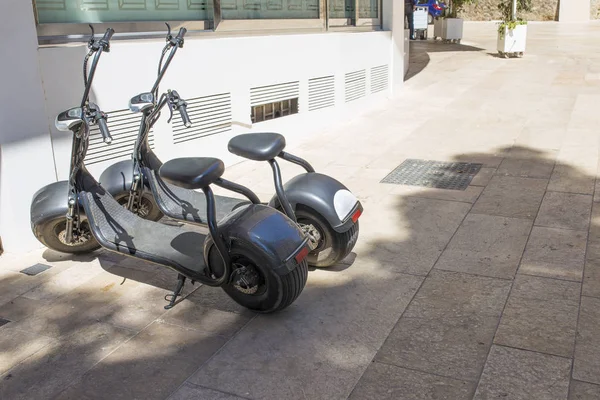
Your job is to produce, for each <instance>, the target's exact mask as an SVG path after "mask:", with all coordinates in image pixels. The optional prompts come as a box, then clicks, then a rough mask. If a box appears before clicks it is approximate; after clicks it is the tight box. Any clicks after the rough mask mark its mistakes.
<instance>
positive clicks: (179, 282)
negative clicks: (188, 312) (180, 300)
mask: <svg viewBox="0 0 600 400" xmlns="http://www.w3.org/2000/svg"><path fill="white" fill-rule="evenodd" d="M184 284H185V276H183V275H181V274H179V276H178V277H177V286H176V287H175V291H174V292H173V294H168V295H166V296H165V300H167V301H168V302H169V304H167V305H166V306H165V310H168V309H170V308H173V306H174V305H175V300H177V297H178V296H179V295H180V294H181V289H183V285H184ZM169 298H170V300H169Z"/></svg>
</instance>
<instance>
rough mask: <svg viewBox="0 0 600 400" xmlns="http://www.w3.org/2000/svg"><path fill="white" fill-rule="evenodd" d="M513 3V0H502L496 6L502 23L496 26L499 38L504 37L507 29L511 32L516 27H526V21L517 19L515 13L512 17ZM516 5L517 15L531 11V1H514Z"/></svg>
mask: <svg viewBox="0 0 600 400" xmlns="http://www.w3.org/2000/svg"><path fill="white" fill-rule="evenodd" d="M513 2H514V0H502V1H501V2H500V3H499V4H498V10H500V13H501V14H502V22H500V23H499V24H498V33H499V34H500V37H501V38H502V37H504V32H505V31H506V28H508V30H513V29H515V28H516V27H517V25H527V21H525V20H523V19H522V18H520V17H517V15H516V13H515V15H513V5H514V3H513ZM516 3H517V10H516V11H517V13H519V12H521V11H531V7H532V4H531V3H532V0H516Z"/></svg>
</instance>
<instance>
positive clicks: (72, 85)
mask: <svg viewBox="0 0 600 400" xmlns="http://www.w3.org/2000/svg"><path fill="white" fill-rule="evenodd" d="M163 46H164V40H150V41H116V40H114V41H113V42H112V44H111V51H110V53H108V54H105V55H103V56H102V58H101V61H100V64H99V67H98V70H97V73H96V78H95V79H94V85H93V88H92V97H93V98H95V99H96V101H97V103H98V105H99V106H100V107H101V108H102V110H103V111H105V112H109V111H111V110H119V109H125V108H127V104H128V101H129V99H130V98H131V97H133V96H134V95H136V94H138V93H141V92H144V91H149V90H150V88H151V86H152V84H153V83H154V80H155V78H156V66H157V63H158V59H159V57H160V52H161V49H162V48H163ZM390 48H391V32H389V31H382V32H366V33H364V32H363V33H319V34H302V35H282V36H252V37H235V38H218V39H204V38H194V37H190V38H187V39H186V42H185V45H184V47H183V48H182V49H180V50H179V51H178V52H177V54H176V56H175V59H174V61H173V62H172V64H171V66H170V67H169V70H168V72H167V75H166V76H165V79H164V81H163V83H162V84H161V89H162V90H163V91H164V90H166V89H169V88H170V89H175V90H177V91H178V92H179V94H180V95H181V96H182V97H184V98H196V97H201V96H208V95H213V94H218V93H224V92H230V93H231V99H232V108H233V120H234V121H239V122H242V123H244V124H248V125H250V124H251V120H250V113H251V108H250V89H251V88H252V87H258V86H266V85H271V84H278V83H285V82H290V81H299V82H300V93H301V97H300V105H299V108H300V113H299V114H297V115H293V116H288V117H284V118H280V119H276V120H272V121H265V122H261V123H257V124H254V126H253V127H252V129H251V130H249V129H246V128H243V127H236V126H234V129H233V130H232V131H231V132H230V133H226V134H220V135H215V136H209V137H206V138H202V139H198V140H194V141H190V142H186V143H183V144H173V141H172V132H171V126H170V125H168V124H167V123H166V120H167V117H166V114H163V118H162V119H161V121H159V123H158V124H157V125H156V129H155V138H156V139H155V140H156V152H157V153H158V154H159V156H160V157H161V158H163V159H165V160H167V159H170V158H174V157H181V156H203V155H211V156H217V157H219V158H222V159H223V160H224V161H225V162H226V163H227V164H231V163H233V162H236V161H239V159H238V158H237V157H235V156H233V155H231V154H229V153H228V152H227V150H226V149H227V141H228V140H229V139H230V138H231V137H232V136H234V135H235V134H239V133H242V132H248V131H262V130H274V131H278V132H281V133H283V134H285V136H286V139H287V142H288V144H293V143H295V142H297V141H298V140H302V139H305V138H307V137H309V136H310V135H311V134H312V133H314V131H315V129H317V127H322V126H323V125H324V124H327V123H335V122H336V121H339V120H340V117H341V116H342V115H348V114H350V113H355V112H356V111H361V110H364V109H365V108H366V107H370V106H373V105H375V104H378V103H379V102H380V101H381V100H385V99H386V98H387V97H388V96H389V94H390V90H386V91H384V92H379V93H378V94H376V95H371V94H369V86H368V83H369V79H368V77H369V71H370V68H371V67H375V66H379V65H388V66H389V67H390V70H391V65H390V64H391V60H390ZM85 52H86V49H85V47H84V46H76V47H55V48H42V49H40V64H41V69H42V76H43V81H44V89H45V92H46V98H47V103H48V106H47V107H48V124H49V125H50V126H51V131H52V138H53V143H54V151H55V156H56V162H57V168H58V175H59V179H65V178H66V176H67V171H68V161H69V154H70V150H71V149H70V145H71V137H70V134H68V133H64V132H58V131H57V130H56V129H55V128H54V127H53V126H52V125H53V121H54V118H55V115H56V114H58V113H59V112H61V111H63V110H66V109H68V108H69V107H73V106H76V105H77V104H78V102H80V96H81V93H82V90H83V83H82V77H81V63H82V60H83V56H84V54H85ZM360 69H366V71H367V96H366V97H364V98H363V99H361V100H357V101H354V102H351V103H345V102H344V77H345V73H347V72H352V71H356V70H360ZM327 75H335V79H336V103H337V107H335V108H334V109H325V110H321V111H316V112H309V111H308V109H307V106H306V97H307V93H308V80H309V79H310V78H315V77H321V76H327ZM165 112H166V110H165ZM192 122H193V121H192ZM114 162H115V161H114V160H112V161H110V162H104V163H99V164H95V165H92V166H91V167H90V171H91V172H92V173H93V174H95V175H96V176H98V175H99V174H100V173H101V171H103V170H104V169H105V168H106V167H107V166H108V165H110V164H111V163H114Z"/></svg>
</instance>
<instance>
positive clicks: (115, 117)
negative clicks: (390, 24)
mask: <svg viewBox="0 0 600 400" xmlns="http://www.w3.org/2000/svg"><path fill="white" fill-rule="evenodd" d="M106 115H107V119H106V121H107V125H108V130H109V131H110V135H111V136H112V139H113V140H112V143H111V144H106V143H104V140H103V139H102V135H101V134H100V130H99V129H98V126H97V125H95V126H93V127H92V128H91V129H90V144H89V147H88V152H87V155H86V156H85V162H86V164H88V165H91V164H96V163H100V162H103V161H108V160H112V159H115V158H120V157H125V156H129V155H131V153H132V152H133V147H134V146H135V140H136V139H137V135H138V130H139V128H140V121H141V119H142V114H141V113H139V114H138V113H132V112H131V111H129V110H117V111H111V112H107V113H106ZM148 142H149V143H150V148H152V149H153V148H154V132H153V131H152V130H151V131H150V134H149V135H148Z"/></svg>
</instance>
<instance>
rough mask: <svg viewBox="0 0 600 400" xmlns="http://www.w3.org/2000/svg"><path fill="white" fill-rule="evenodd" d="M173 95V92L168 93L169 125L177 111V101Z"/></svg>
mask: <svg viewBox="0 0 600 400" xmlns="http://www.w3.org/2000/svg"><path fill="white" fill-rule="evenodd" d="M171 93H172V92H171V91H170V90H169V91H168V93H167V103H168V105H169V119H168V120H167V124H170V123H171V120H172V119H173V111H174V110H175V101H174V99H173V95H172V94H171Z"/></svg>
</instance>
